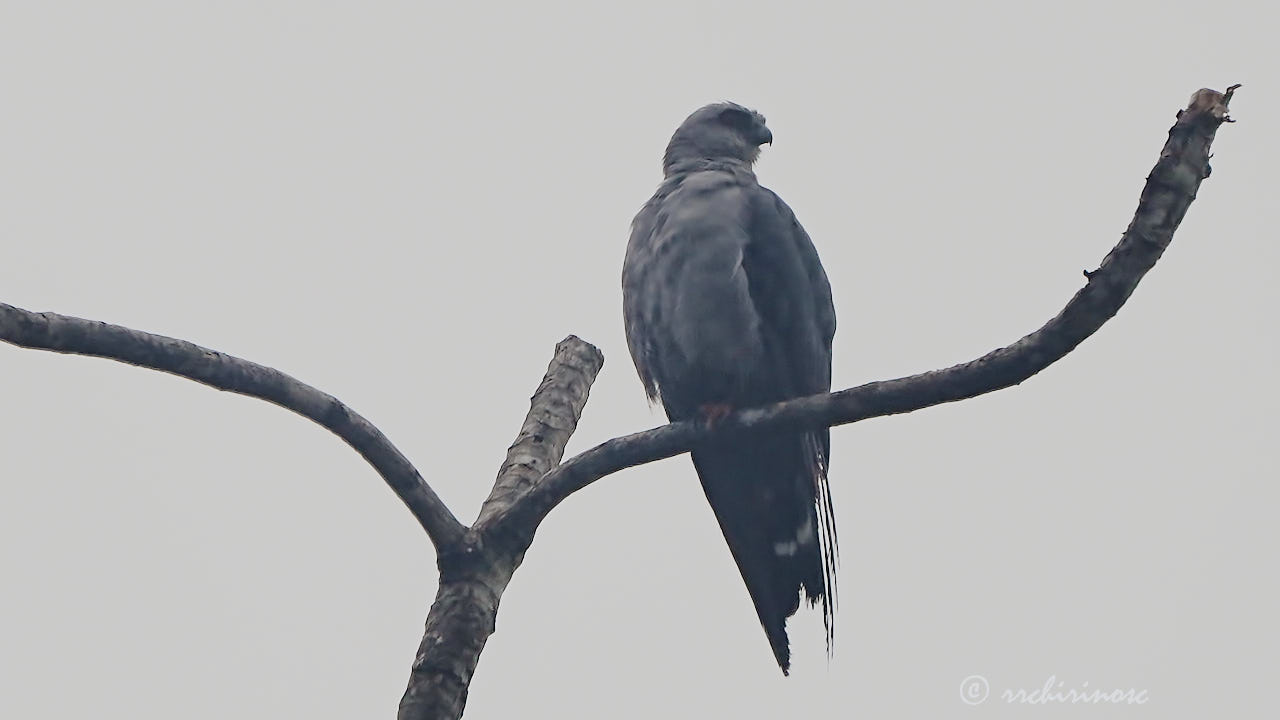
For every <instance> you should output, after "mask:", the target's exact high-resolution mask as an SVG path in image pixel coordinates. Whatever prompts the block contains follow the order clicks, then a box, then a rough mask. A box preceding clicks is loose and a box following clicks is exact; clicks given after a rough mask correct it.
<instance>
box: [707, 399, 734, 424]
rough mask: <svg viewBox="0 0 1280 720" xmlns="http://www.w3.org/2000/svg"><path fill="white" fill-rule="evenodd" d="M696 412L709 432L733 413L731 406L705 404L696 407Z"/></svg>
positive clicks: (725, 404) (726, 404)
mask: <svg viewBox="0 0 1280 720" xmlns="http://www.w3.org/2000/svg"><path fill="white" fill-rule="evenodd" d="M698 412H699V413H700V414H701V415H702V421H703V422H704V423H706V425H707V429H708V430H710V429H712V428H714V427H715V426H716V425H718V424H719V423H720V421H721V420H724V419H725V418H727V417H729V415H731V414H732V413H733V406H732V405H730V404H728V403H706V404H705V405H699V406H698Z"/></svg>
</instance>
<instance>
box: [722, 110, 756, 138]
mask: <svg viewBox="0 0 1280 720" xmlns="http://www.w3.org/2000/svg"><path fill="white" fill-rule="evenodd" d="M720 122H722V123H724V124H725V125H728V126H729V127H731V128H733V129H735V130H738V131H739V132H748V131H750V130H751V128H753V127H754V126H755V118H754V117H753V116H752V114H751V113H750V112H748V111H746V110H743V109H741V108H732V107H731V108H725V109H724V110H722V111H721V112H720Z"/></svg>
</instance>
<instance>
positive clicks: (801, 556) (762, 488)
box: [693, 433, 836, 674]
mask: <svg viewBox="0 0 1280 720" xmlns="http://www.w3.org/2000/svg"><path fill="white" fill-rule="evenodd" d="M824 438H825V433H820V434H814V433H794V434H782V435H778V434H776V433H770V434H760V435H750V436H747V437H745V438H743V437H739V438H737V439H734V440H731V441H726V442H716V443H714V444H710V445H707V446H705V447H703V448H700V449H698V450H695V451H694V452H693V463H694V466H695V467H696V468H697V470H698V477H699V478H700V479H701V480H702V489H703V490H704V491H705V492H706V494H707V500H708V501H710V503H711V508H712V510H714V511H715V515H716V519H717V520H718V521H719V522H720V529H721V531H723V532H724V538H725V540H726V541H727V542H728V543H729V550H730V551H732V553H733V559H734V560H735V561H736V562H737V563H738V570H739V571H740V572H741V573H742V579H743V581H745V582H746V584H747V591H748V592H749V593H750V594H751V600H752V601H753V602H754V603H755V607H756V614H757V615H758V616H759V617H760V624H761V626H763V627H764V632H765V635H767V636H768V638H769V645H770V646H771V647H772V648H773V655H774V657H775V658H777V660H778V666H779V667H781V668H782V672H783V674H786V673H787V672H788V670H789V669H790V666H791V650H790V648H789V645H788V641H787V630H786V620H787V618H788V617H790V616H791V615H794V614H795V612H796V610H797V609H798V608H799V605H800V592H801V590H803V591H804V595H805V598H806V600H807V601H808V603H809V605H811V606H812V605H815V604H817V603H819V602H821V603H822V613H823V621H824V624H825V625H826V628H827V645H828V650H830V643H831V633H832V629H833V625H832V622H833V619H834V618H833V612H834V610H835V562H836V556H835V553H836V547H835V523H834V517H833V515H832V510H831V494H830V490H829V488H828V486H827V478H826V447H827V443H826V442H825V441H824Z"/></svg>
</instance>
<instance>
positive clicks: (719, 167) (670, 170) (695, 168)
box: [662, 157, 756, 180]
mask: <svg viewBox="0 0 1280 720" xmlns="http://www.w3.org/2000/svg"><path fill="white" fill-rule="evenodd" d="M708 170H712V171H720V172H730V173H733V174H735V175H740V174H745V175H747V176H750V177H751V179H753V180H754V179H755V177H756V173H755V170H753V169H752V163H751V162H750V161H748V160H742V159H740V158H727V157H718V158H705V157H690V158H670V159H668V161H667V162H665V163H663V166H662V174H663V175H664V176H665V177H667V178H668V179H671V178H676V177H681V176H684V175H689V174H691V173H696V172H705V171H708Z"/></svg>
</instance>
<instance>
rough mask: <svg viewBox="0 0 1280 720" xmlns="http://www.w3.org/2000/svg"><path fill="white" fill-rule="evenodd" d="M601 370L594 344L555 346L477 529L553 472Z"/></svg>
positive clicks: (574, 342) (575, 339)
mask: <svg viewBox="0 0 1280 720" xmlns="http://www.w3.org/2000/svg"><path fill="white" fill-rule="evenodd" d="M603 365H604V355H603V354H601V352H600V351H599V350H598V349H596V347H595V346H594V345H591V344H590V343H587V342H584V341H583V340H582V339H580V338H578V337H576V336H574V335H570V336H569V337H567V338H565V339H564V340H562V341H560V343H559V344H557V345H556V352H555V355H554V356H553V357H552V358H551V364H550V365H548V366H547V373H546V375H544V376H543V378H542V383H541V384H540V385H539V386H538V389H537V391H535V392H534V394H533V397H532V398H531V399H530V403H529V414H528V415H526V416H525V419H524V425H522V426H521V427H520V434H519V435H517V436H516V441H515V442H514V443H513V444H512V445H511V447H510V448H508V449H507V458H506V460H505V461H503V463H502V467H501V468H500V469H499V470H498V479H497V480H496V481H495V482H494V484H493V492H491V493H489V498H488V499H487V500H485V502H484V505H483V506H482V507H481V508H480V515H479V517H478V518H477V519H476V523H475V527H476V529H477V530H479V529H481V528H483V527H484V526H485V525H486V524H487V523H488V522H489V521H490V520H491V519H492V518H493V517H494V516H496V515H499V514H501V513H503V512H506V510H507V509H508V508H509V507H510V506H511V505H512V504H514V503H516V502H517V501H518V500H519V499H520V497H521V496H523V495H524V494H525V493H526V492H527V491H528V490H529V488H531V487H533V486H534V485H535V484H536V483H537V482H538V480H539V479H540V478H542V477H543V476H544V475H546V474H547V473H549V472H551V471H552V470H553V469H555V467H556V465H558V464H559V463H560V458H561V457H562V456H563V455H564V447H565V445H567V444H568V442H569V438H570V437H571V436H572V435H573V431H574V430H576V429H577V427H578V419H579V418H580V417H582V409H583V407H585V406H586V404H587V394H588V392H589V391H590V390H591V384H592V383H593V382H595V379H596V375H597V374H598V373H599V372H600V368H601V367H602V366H603Z"/></svg>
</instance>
